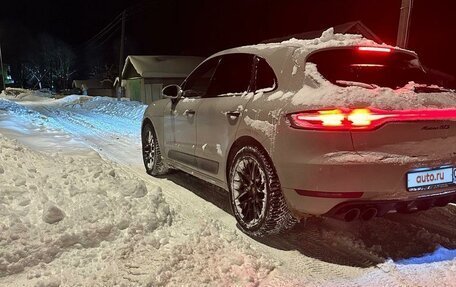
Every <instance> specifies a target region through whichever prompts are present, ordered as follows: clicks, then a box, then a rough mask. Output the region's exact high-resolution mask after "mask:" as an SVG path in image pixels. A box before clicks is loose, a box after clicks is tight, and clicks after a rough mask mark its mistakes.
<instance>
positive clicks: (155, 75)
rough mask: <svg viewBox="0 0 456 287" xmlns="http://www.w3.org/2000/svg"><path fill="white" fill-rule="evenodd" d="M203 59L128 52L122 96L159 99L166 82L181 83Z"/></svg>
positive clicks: (142, 99)
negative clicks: (134, 54) (123, 93)
mask: <svg viewBox="0 0 456 287" xmlns="http://www.w3.org/2000/svg"><path fill="white" fill-rule="evenodd" d="M203 60H204V58H201V57H189V56H128V57H127V59H126V61H125V66H124V68H123V72H122V78H123V80H122V87H123V88H124V89H125V96H126V97H127V98H129V99H130V100H133V101H140V102H143V103H145V104H150V103H151V102H153V101H156V100H159V99H161V98H162V93H161V92H162V89H163V88H164V87H165V86H167V85H171V84H178V85H180V84H181V83H182V82H183V80H184V79H185V78H186V77H187V76H188V75H189V74H190V73H191V72H192V71H193V70H194V69H195V68H196V66H198V65H199V64H200V63H201V62H202V61H203ZM116 83H118V80H117V81H116Z"/></svg>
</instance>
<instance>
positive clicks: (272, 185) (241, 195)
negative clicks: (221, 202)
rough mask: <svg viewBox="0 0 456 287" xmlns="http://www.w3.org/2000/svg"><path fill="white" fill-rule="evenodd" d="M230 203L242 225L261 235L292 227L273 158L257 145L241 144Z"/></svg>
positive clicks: (231, 180)
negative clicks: (244, 145) (242, 145)
mask: <svg viewBox="0 0 456 287" xmlns="http://www.w3.org/2000/svg"><path fill="white" fill-rule="evenodd" d="M229 189H230V203H231V208H232V210H233V213H234V216H235V217H236V220H237V222H238V224H239V227H240V229H241V230H242V231H243V232H245V233H247V234H248V235H251V236H256V237H261V236H266V235H272V234H277V233H281V232H283V231H286V230H288V229H290V228H292V227H293V226H294V225H295V224H296V222H297V220H296V219H295V218H294V217H293V216H292V215H291V213H290V211H289V209H288V206H287V204H286V202H285V198H284V196H283V194H282V190H281V187H280V182H279V179H278V177H277V174H276V171H275V169H274V167H273V165H272V163H271V160H270V159H269V157H268V156H267V155H266V153H265V152H264V151H263V150H262V149H260V148H258V147H255V146H246V147H243V148H241V149H240V150H239V151H238V152H237V153H236V155H235V156H234V159H233V161H232V164H231V166H230V172H229Z"/></svg>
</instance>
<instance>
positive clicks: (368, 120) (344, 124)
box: [288, 108, 456, 130]
mask: <svg viewBox="0 0 456 287" xmlns="http://www.w3.org/2000/svg"><path fill="white" fill-rule="evenodd" d="M288 118H289V120H290V122H291V125H292V127H294V128H300V129H311V130H373V129H376V128H378V127H380V126H382V125H383V124H385V123H388V122H406V121H409V122H410V121H429V120H431V121H434V120H456V109H441V110H435V109H434V110H431V109H429V110H401V111H399V110H393V111H385V110H379V109H369V108H366V109H332V110H321V111H310V112H302V113H296V114H291V115H289V116H288Z"/></svg>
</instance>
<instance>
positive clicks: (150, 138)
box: [142, 124, 168, 176]
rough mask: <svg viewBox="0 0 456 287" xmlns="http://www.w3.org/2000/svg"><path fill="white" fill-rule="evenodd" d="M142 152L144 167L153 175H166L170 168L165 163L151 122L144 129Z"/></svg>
mask: <svg viewBox="0 0 456 287" xmlns="http://www.w3.org/2000/svg"><path fill="white" fill-rule="evenodd" d="M142 153H143V160H144V167H145V168H146V171H147V173H148V174H150V175H152V176H158V175H164V174H166V173H167V172H168V168H167V167H166V165H165V164H164V163H163V158H162V155H161V152H160V146H159V143H158V139H157V135H156V134H155V131H154V129H153V127H152V125H150V124H146V125H145V126H144V127H143V130H142Z"/></svg>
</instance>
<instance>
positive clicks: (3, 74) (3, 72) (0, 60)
mask: <svg viewBox="0 0 456 287" xmlns="http://www.w3.org/2000/svg"><path fill="white" fill-rule="evenodd" d="M0 65H1V66H2V69H1V70H2V83H3V91H5V90H6V85H5V71H4V69H3V54H2V44H0Z"/></svg>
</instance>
